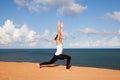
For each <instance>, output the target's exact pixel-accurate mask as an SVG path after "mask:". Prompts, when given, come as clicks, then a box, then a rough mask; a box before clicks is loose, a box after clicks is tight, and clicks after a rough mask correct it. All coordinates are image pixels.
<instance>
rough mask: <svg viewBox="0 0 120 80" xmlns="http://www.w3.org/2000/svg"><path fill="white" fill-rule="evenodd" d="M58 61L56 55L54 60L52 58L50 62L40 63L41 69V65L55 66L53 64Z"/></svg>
mask: <svg viewBox="0 0 120 80" xmlns="http://www.w3.org/2000/svg"><path fill="white" fill-rule="evenodd" d="M56 61H57V58H56V56H55V55H54V56H53V58H52V59H51V60H50V61H49V62H43V63H40V67H41V65H47V64H53V63H54V62H56Z"/></svg>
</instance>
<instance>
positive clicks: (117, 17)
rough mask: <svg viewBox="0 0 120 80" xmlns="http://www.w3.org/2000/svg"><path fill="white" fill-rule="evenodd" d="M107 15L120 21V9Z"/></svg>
mask: <svg viewBox="0 0 120 80" xmlns="http://www.w3.org/2000/svg"><path fill="white" fill-rule="evenodd" d="M105 16H107V17H110V18H111V19H113V20H115V21H118V22H120V12H119V11H115V12H113V13H106V15H105Z"/></svg>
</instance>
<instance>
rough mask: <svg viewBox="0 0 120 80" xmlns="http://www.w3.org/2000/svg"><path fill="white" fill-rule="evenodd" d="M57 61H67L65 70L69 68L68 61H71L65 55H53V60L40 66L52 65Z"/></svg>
mask: <svg viewBox="0 0 120 80" xmlns="http://www.w3.org/2000/svg"><path fill="white" fill-rule="evenodd" d="M58 59H60V60H64V59H67V62H66V69H69V68H70V61H71V57H70V56H68V55H65V54H60V55H54V56H53V58H52V59H51V60H50V61H49V62H43V63H41V64H40V65H46V64H53V63H55V62H56V61H57V60H58Z"/></svg>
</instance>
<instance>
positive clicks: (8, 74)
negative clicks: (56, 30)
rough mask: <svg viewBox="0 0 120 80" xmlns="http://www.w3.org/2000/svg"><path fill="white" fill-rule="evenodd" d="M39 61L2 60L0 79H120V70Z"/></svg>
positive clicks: (0, 63)
mask: <svg viewBox="0 0 120 80" xmlns="http://www.w3.org/2000/svg"><path fill="white" fill-rule="evenodd" d="M38 65H39V64H38V63H28V62H0V80H120V70H111V69H102V68H92V67H76V66H72V67H71V68H70V70H69V71H67V70H66V69H65V66H62V65H59V66H56V65H50V66H44V67H43V68H39V66H38Z"/></svg>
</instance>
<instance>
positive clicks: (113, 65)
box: [0, 49, 120, 70]
mask: <svg viewBox="0 0 120 80" xmlns="http://www.w3.org/2000/svg"><path fill="white" fill-rule="evenodd" d="M55 51H56V50H55V49H0V61H6V62H35V63H40V62H43V61H49V60H50V59H51V58H52V56H53V55H54V53H55ZM63 54H67V55H70V56H71V57H72V60H71V65H72V66H84V67H96V68H107V69H116V70H120V49H64V51H63ZM55 64H61V65H65V60H59V61H57V62H56V63H55Z"/></svg>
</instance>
